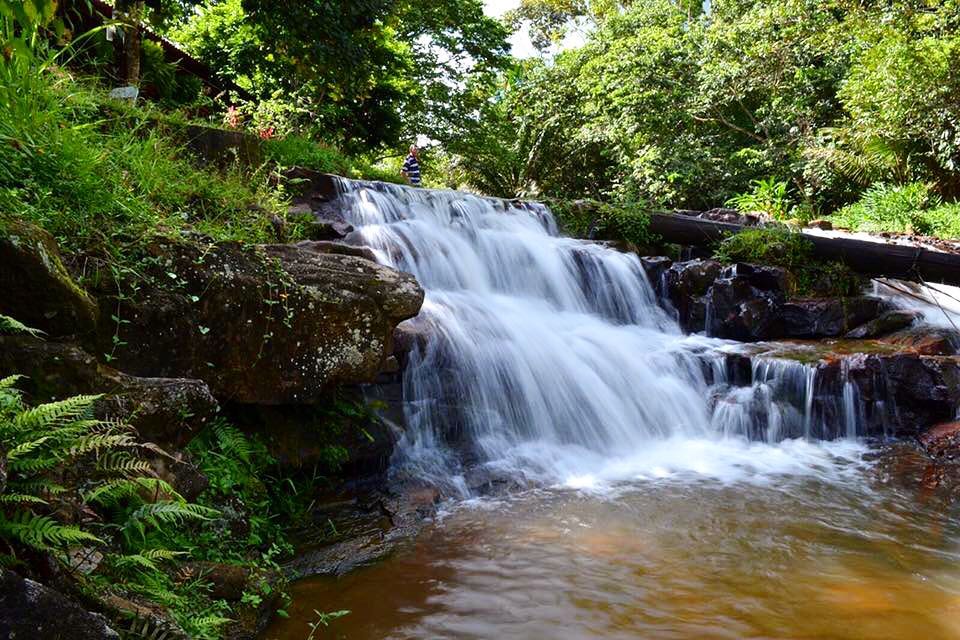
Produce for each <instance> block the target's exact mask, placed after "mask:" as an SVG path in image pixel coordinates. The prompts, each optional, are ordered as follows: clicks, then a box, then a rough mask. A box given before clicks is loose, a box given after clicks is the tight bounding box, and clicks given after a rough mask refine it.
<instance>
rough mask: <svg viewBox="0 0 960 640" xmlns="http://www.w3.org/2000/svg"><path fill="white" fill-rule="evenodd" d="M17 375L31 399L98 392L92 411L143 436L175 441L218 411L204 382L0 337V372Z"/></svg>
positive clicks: (61, 346)
mask: <svg viewBox="0 0 960 640" xmlns="http://www.w3.org/2000/svg"><path fill="white" fill-rule="evenodd" d="M13 374H20V375H23V376H25V377H26V380H25V381H24V383H23V384H21V385H20V386H21V387H24V388H25V390H26V391H27V392H28V393H29V394H30V396H31V400H32V401H33V402H37V403H40V402H51V401H54V400H62V399H63V398H67V397H69V396H75V395H80V394H103V397H102V398H101V399H100V400H98V401H97V403H96V405H95V411H96V413H97V415H98V417H101V418H119V419H122V420H124V421H126V422H128V423H129V424H131V425H132V426H133V427H134V428H136V429H137V432H138V433H139V434H140V437H141V438H142V439H144V440H148V441H151V442H157V443H161V444H164V445H168V444H169V445H174V446H181V445H183V444H186V442H188V441H189V440H190V438H191V437H192V436H193V434H194V433H196V431H198V430H199V429H200V428H202V427H203V425H204V424H206V423H208V422H209V421H210V420H211V419H212V418H213V417H214V416H215V415H216V413H217V412H218V411H219V407H218V405H217V401H216V400H215V399H214V398H213V396H212V395H211V393H210V390H209V389H208V388H207V385H206V384H204V383H203V382H201V381H200V380H192V379H183V378H173V379H171V378H139V377H136V376H131V375H127V374H124V373H121V372H119V371H117V370H115V369H113V368H111V367H109V366H106V365H104V364H101V363H99V362H97V360H96V358H94V357H93V356H92V355H90V354H89V353H87V352H86V351H84V350H83V349H81V348H80V347H78V346H76V345H75V344H71V343H61V342H51V341H45V340H40V339H37V338H33V337H31V336H0V377H2V376H7V375H13Z"/></svg>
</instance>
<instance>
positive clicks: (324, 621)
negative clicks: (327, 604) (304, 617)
mask: <svg viewBox="0 0 960 640" xmlns="http://www.w3.org/2000/svg"><path fill="white" fill-rule="evenodd" d="M313 615H315V616H316V620H314V621H313V622H308V623H307V624H308V626H309V627H310V635H308V636H307V640H314V639H315V638H316V637H317V632H318V631H320V629H321V627H329V626H330V623H331V622H333V621H334V620H336V619H337V618H342V617H343V616H346V615H350V612H349V611H346V610H343V611H328V612H322V611H318V610H317V609H314V610H313Z"/></svg>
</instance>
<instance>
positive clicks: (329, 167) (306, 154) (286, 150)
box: [264, 135, 353, 175]
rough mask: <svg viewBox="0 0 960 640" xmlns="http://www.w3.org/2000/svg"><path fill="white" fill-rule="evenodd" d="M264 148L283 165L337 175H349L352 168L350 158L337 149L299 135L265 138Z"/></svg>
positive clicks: (268, 155)
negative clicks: (273, 138)
mask: <svg viewBox="0 0 960 640" xmlns="http://www.w3.org/2000/svg"><path fill="white" fill-rule="evenodd" d="M264 150H265V151H266V154H267V157H268V158H270V159H271V160H273V161H274V162H276V163H277V164H279V165H281V166H284V167H303V168H305V169H313V170H314V171H322V172H324V173H336V174H339V175H350V173H351V171H352V170H353V167H352V166H351V162H350V160H349V159H348V158H347V157H346V156H344V155H343V154H342V153H341V152H340V151H338V150H337V149H334V148H333V147H328V146H326V145H324V144H321V143H318V142H314V141H312V140H310V139H308V138H306V137H304V136H300V135H288V136H286V137H285V138H279V139H276V140H267V141H266V142H265V143H264Z"/></svg>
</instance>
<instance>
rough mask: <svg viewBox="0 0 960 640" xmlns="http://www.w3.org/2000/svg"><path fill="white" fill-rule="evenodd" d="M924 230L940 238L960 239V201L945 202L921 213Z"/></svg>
mask: <svg viewBox="0 0 960 640" xmlns="http://www.w3.org/2000/svg"><path fill="white" fill-rule="evenodd" d="M920 221H921V223H922V225H923V228H924V230H925V231H926V232H927V233H929V234H931V235H934V236H937V237H938V238H946V239H948V240H960V202H954V203H952V204H943V205H940V206H939V207H936V208H935V209H930V210H929V211H923V212H921V213H920Z"/></svg>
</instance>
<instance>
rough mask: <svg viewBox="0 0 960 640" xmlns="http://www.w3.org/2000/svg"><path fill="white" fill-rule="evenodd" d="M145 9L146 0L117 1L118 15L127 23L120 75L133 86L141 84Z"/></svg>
mask: <svg viewBox="0 0 960 640" xmlns="http://www.w3.org/2000/svg"><path fill="white" fill-rule="evenodd" d="M144 10H145V7H144V0H117V2H116V16H117V17H118V18H119V19H120V20H123V21H124V22H125V23H126V25H125V26H124V27H123V38H122V40H121V42H120V50H119V51H118V66H119V68H120V73H119V77H120V80H121V81H122V82H123V83H125V84H126V85H129V86H133V87H136V86H139V84H140V49H141V44H142V37H143V34H142V29H141V26H140V25H141V21H142V20H143V17H144Z"/></svg>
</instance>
